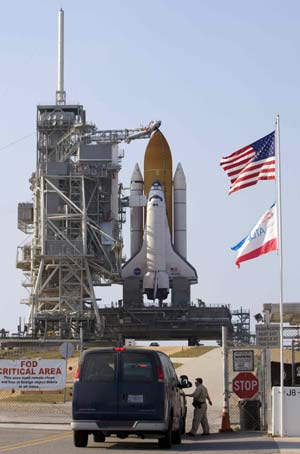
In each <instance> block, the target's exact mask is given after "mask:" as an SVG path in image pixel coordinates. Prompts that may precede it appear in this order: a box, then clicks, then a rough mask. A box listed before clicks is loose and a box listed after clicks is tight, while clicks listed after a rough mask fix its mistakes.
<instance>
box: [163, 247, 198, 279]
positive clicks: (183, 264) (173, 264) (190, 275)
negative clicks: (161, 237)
mask: <svg viewBox="0 0 300 454" xmlns="http://www.w3.org/2000/svg"><path fill="white" fill-rule="evenodd" d="M166 265H167V273H168V274H169V276H170V278H171V279H172V278H173V277H185V278H187V279H188V280H189V281H190V283H191V284H196V283H197V282H198V276H197V271H196V270H195V268H194V267H193V266H192V265H191V264H190V263H189V262H188V261H187V260H185V259H184V258H183V257H181V255H179V254H178V252H176V251H175V250H174V248H173V246H172V244H171V239H170V241H168V242H167V251H166Z"/></svg>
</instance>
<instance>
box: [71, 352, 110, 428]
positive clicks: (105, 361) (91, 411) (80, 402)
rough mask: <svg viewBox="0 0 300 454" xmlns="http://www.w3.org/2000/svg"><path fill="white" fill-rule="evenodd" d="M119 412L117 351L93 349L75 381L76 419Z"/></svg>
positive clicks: (74, 402)
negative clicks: (78, 378)
mask: <svg viewBox="0 0 300 454" xmlns="http://www.w3.org/2000/svg"><path fill="white" fill-rule="evenodd" d="M117 412H118V385H117V353H116V352H113V351H108V352H107V351H106V352H105V351H104V352H99V351H96V352H90V353H88V354H87V355H86V356H85V358H84V362H83V364H82V370H81V372H80V380H79V382H77V383H75V386H74V396H73V417H74V418H75V419H80V418H81V417H83V418H84V419H99V420H101V419H110V418H111V419H114V418H115V416H116V414H117Z"/></svg>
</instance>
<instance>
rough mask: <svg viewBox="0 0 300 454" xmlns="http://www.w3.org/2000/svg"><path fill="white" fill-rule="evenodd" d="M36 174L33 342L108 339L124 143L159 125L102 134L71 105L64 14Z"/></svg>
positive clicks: (29, 260) (23, 257)
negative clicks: (103, 309) (104, 309)
mask: <svg viewBox="0 0 300 454" xmlns="http://www.w3.org/2000/svg"><path fill="white" fill-rule="evenodd" d="M36 121H37V155H36V159H37V160H36V170H35V172H34V173H33V174H32V177H31V179H30V183H31V187H30V188H31V191H32V194H33V202H32V203H20V204H19V206H18V228H19V229H20V230H22V231H23V232H24V233H26V234H31V235H32V236H31V239H30V242H28V243H25V244H24V245H22V246H21V247H19V248H18V258H17V267H18V268H20V269H21V270H22V271H23V272H24V274H25V282H24V283H23V285H24V287H25V288H27V289H28V290H29V298H28V299H27V300H23V301H22V302H23V303H25V304H27V305H28V306H29V308H30V316H29V322H28V328H29V331H31V332H32V334H33V336H34V337H35V336H37V337H42V336H45V337H46V336H47V335H49V333H50V332H53V333H56V334H58V335H59V336H60V337H74V336H75V337H76V336H77V335H78V334H79V330H80V326H83V327H84V330H85V333H93V334H94V335H95V334H96V336H100V337H101V335H103V333H104V329H105V320H104V317H102V316H101V315H100V313H99V310H98V302H97V298H96V296H95V292H94V287H97V286H103V285H110V284H111V283H113V282H117V281H118V280H119V276H120V265H121V251H122V236H121V227H122V223H123V222H124V220H125V219H124V210H123V209H122V206H121V202H120V200H121V191H120V185H119V182H118V173H119V170H120V168H121V165H120V161H121V158H122V157H123V156H122V154H121V153H120V151H119V147H118V144H119V143H120V142H121V141H123V140H126V141H127V142H130V140H133V139H135V138H142V137H150V134H151V131H153V130H154V129H155V127H156V125H157V124H154V123H152V124H151V126H150V127H149V128H139V129H134V130H128V129H126V130H108V131H99V130H97V128H96V126H95V125H92V124H89V123H87V121H86V114H85V110H84V109H83V107H82V106H81V105H69V104H67V103H66V93H65V90H64V12H63V10H60V11H59V15H58V79H57V91H56V103H55V104H53V105H39V106H38V107H37V120H36Z"/></svg>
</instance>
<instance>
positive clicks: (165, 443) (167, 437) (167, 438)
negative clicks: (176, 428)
mask: <svg viewBox="0 0 300 454" xmlns="http://www.w3.org/2000/svg"><path fill="white" fill-rule="evenodd" d="M172 422H173V417H172V415H171V416H170V419H169V424H168V430H167V432H165V434H164V436H163V437H162V438H159V439H158V446H159V447H160V448H162V449H170V448H171V446H172Z"/></svg>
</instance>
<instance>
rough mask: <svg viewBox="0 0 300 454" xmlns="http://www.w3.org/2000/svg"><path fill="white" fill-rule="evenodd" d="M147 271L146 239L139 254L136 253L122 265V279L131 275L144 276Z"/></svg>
mask: <svg viewBox="0 0 300 454" xmlns="http://www.w3.org/2000/svg"><path fill="white" fill-rule="evenodd" d="M145 273H146V241H145V240H144V241H143V244H142V247H141V249H140V250H139V252H138V253H137V254H135V255H134V256H133V257H131V259H129V260H128V262H126V263H125V265H124V266H123V267H122V270H121V276H122V279H125V278H127V277H131V276H136V277H140V276H144V274H145Z"/></svg>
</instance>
